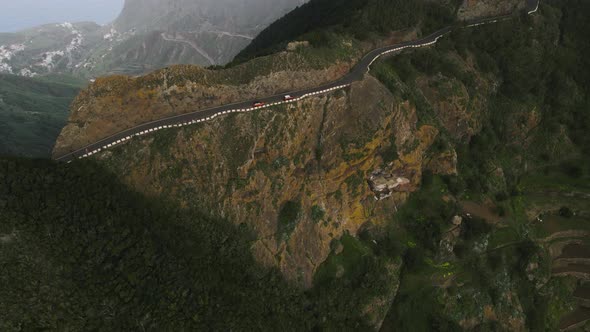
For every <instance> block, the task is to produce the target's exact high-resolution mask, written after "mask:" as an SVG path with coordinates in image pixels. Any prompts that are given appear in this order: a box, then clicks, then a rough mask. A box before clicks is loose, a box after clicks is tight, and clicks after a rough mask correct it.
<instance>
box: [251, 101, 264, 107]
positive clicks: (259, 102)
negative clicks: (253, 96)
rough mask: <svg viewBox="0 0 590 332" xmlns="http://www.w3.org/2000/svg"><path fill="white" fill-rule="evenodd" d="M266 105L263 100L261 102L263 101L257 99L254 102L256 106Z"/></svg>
mask: <svg viewBox="0 0 590 332" xmlns="http://www.w3.org/2000/svg"><path fill="white" fill-rule="evenodd" d="M264 105H266V104H265V103H263V102H261V101H257V102H255V103H254V105H253V106H254V107H260V106H264Z"/></svg>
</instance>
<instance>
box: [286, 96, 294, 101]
mask: <svg viewBox="0 0 590 332" xmlns="http://www.w3.org/2000/svg"><path fill="white" fill-rule="evenodd" d="M293 99H295V98H294V97H293V96H291V95H286V96H285V97H283V100H284V101H287V100H293Z"/></svg>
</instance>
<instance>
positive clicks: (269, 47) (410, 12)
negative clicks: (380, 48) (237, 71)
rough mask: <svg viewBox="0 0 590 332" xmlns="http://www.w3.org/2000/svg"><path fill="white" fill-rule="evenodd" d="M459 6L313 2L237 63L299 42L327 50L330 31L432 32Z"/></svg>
mask: <svg viewBox="0 0 590 332" xmlns="http://www.w3.org/2000/svg"><path fill="white" fill-rule="evenodd" d="M459 4H460V1H450V2H449V3H444V2H436V1H423V0H418V1H408V0H352V1H339V0H311V1H309V2H308V3H306V4H305V5H303V6H301V7H298V8H296V9H295V10H293V11H291V12H290V13H289V14H287V15H285V16H284V17H282V18H281V19H279V20H277V21H275V22H274V23H273V24H271V25H270V26H269V27H267V28H266V29H264V30H263V31H262V32H261V33H260V34H259V35H258V36H257V37H256V38H255V39H254V40H253V41H252V42H251V43H250V45H248V47H246V48H245V49H244V50H243V51H242V52H240V53H239V54H238V55H237V56H236V61H238V62H240V61H244V60H247V59H250V58H253V57H256V56H260V55H265V54H269V53H274V52H276V51H278V50H280V49H283V48H284V46H285V45H286V43H287V42H290V41H292V40H297V39H302V40H308V41H310V42H311V43H312V44H315V45H317V46H326V45H325V44H326V39H327V38H328V37H327V33H328V32H329V31H334V32H337V33H339V34H348V35H351V36H354V37H356V38H357V39H361V40H363V39H367V38H368V37H370V36H371V35H379V34H385V33H388V32H391V31H394V30H400V29H405V28H410V27H415V26H420V27H421V28H422V29H423V30H424V31H425V32H426V33H428V32H432V31H434V30H435V29H436V28H440V27H441V26H443V25H448V24H450V23H451V22H452V21H453V20H454V14H455V11H456V9H457V6H458V5H459Z"/></svg>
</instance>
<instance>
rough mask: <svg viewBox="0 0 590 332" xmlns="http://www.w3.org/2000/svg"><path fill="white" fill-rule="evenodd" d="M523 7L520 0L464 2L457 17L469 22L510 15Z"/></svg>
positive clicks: (466, 0)
mask: <svg viewBox="0 0 590 332" xmlns="http://www.w3.org/2000/svg"><path fill="white" fill-rule="evenodd" d="M524 7H525V2H524V1H522V0H464V1H463V5H462V6H461V8H459V13H458V17H459V19H461V20H469V19H474V18H480V17H488V16H497V15H504V14H510V13H512V12H514V11H515V10H518V9H522V8H524Z"/></svg>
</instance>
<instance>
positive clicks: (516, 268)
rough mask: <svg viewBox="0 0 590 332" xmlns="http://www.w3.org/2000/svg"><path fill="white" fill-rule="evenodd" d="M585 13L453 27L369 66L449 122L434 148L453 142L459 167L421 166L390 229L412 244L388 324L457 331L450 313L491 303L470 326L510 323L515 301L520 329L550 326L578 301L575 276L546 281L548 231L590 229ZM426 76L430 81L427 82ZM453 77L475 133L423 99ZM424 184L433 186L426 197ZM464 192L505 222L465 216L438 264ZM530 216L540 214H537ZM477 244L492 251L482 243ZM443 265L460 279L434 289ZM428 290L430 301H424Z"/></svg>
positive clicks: (549, 6)
mask: <svg viewBox="0 0 590 332" xmlns="http://www.w3.org/2000/svg"><path fill="white" fill-rule="evenodd" d="M588 15H590V4H589V3H588V2H587V1H583V0H582V1H580V0H570V1H547V2H546V3H544V4H542V6H541V9H540V12H539V13H538V14H537V15H533V16H527V17H520V18H515V19H513V20H510V21H506V22H502V23H500V24H496V25H489V26H484V27H478V28H475V29H461V30H457V31H455V32H454V33H452V34H451V35H450V36H449V37H448V38H444V39H442V40H441V41H440V42H439V43H438V44H437V46H436V47H434V48H431V49H423V50H417V51H413V52H408V53H404V54H401V55H398V56H396V57H394V58H391V59H388V60H385V61H382V62H380V63H378V64H377V65H376V66H375V68H374V70H373V72H372V73H373V74H374V75H376V76H377V77H378V78H379V79H380V80H381V81H382V82H383V83H384V84H386V85H387V86H388V87H389V88H390V89H391V91H392V93H395V94H400V95H402V96H404V97H405V98H407V99H408V100H409V101H410V102H411V103H412V104H414V105H416V107H417V110H418V114H419V117H420V121H422V123H427V124H431V125H435V126H437V127H438V128H440V129H441V130H442V133H441V137H440V138H439V143H437V144H436V145H435V146H438V147H440V148H442V149H445V148H448V147H453V148H454V149H455V150H456V151H457V154H458V175H457V176H451V177H442V178H439V177H434V178H432V177H431V176H430V175H428V174H426V176H425V177H424V178H423V180H424V184H423V188H422V189H421V190H420V192H418V193H415V194H413V195H412V197H411V198H410V201H409V202H408V203H407V204H406V205H405V206H404V207H402V208H401V209H400V212H399V213H398V214H397V215H396V216H395V217H394V220H395V222H393V223H392V224H391V225H390V226H389V227H390V229H391V234H396V233H399V227H400V226H399V225H404V228H405V229H406V230H408V231H409V234H410V235H411V236H412V238H413V240H414V241H416V242H417V246H416V247H415V248H410V249H408V250H407V251H406V254H405V256H404V263H405V269H404V272H403V273H402V281H401V285H402V286H401V287H400V291H399V292H398V296H397V297H396V299H395V301H394V304H393V306H392V309H391V311H390V314H389V316H388V318H387V320H386V323H385V325H384V326H385V330H387V331H388V330H394V331H397V330H412V329H417V330H432V329H433V324H435V325H437V326H440V324H441V323H442V324H445V325H444V326H445V327H444V328H443V329H442V330H456V328H454V327H453V326H452V325H450V324H449V323H448V322H446V321H445V318H449V317H452V318H453V319H454V321H462V322H463V324H468V322H467V321H466V320H465V319H466V318H465V317H475V316H477V315H481V314H482V313H483V312H485V310H488V311H487V312H488V314H489V313H493V317H495V318H489V317H491V316H488V317H486V318H481V322H483V323H481V324H478V325H475V326H474V327H473V328H474V329H475V330H510V329H508V328H507V327H506V326H505V325H502V324H503V323H505V322H506V320H505V318H504V319H502V318H500V315H501V312H502V310H505V308H509V307H510V306H512V305H513V303H514V302H515V301H517V302H518V303H519V306H520V309H518V310H522V313H523V314H524V315H525V316H524V322H525V325H524V326H523V328H524V329H526V330H529V331H542V330H548V331H553V330H557V329H558V326H559V324H560V318H561V317H563V315H564V314H565V313H567V312H568V311H571V310H572V309H571V308H573V307H575V303H574V304H572V302H571V299H570V298H569V296H571V291H572V287H574V288H575V285H576V280H575V279H563V278H550V277H551V264H552V263H551V257H550V256H549V253H548V252H547V246H548V245H549V244H547V243H544V242H543V240H542V238H541V237H545V236H548V235H550V234H552V232H556V231H559V230H570V229H573V230H576V229H587V227H588V224H587V222H588V213H589V211H588V206H590V205H589V203H588V202H589V200H588V199H587V197H588V189H587V188H588V179H589V177H588V176H589V174H590V168H589V165H590V162H589V159H590V158H589V156H590V150H589V146H590V140H589V136H588V134H587V133H588V132H589V131H590V63H589V62H588V57H587V54H588V51H589V48H590V40H589V39H588V38H587V36H586V31H588V29H590V26H589V21H588V20H587V17H588ZM458 59H459V60H458ZM465 64H468V65H465ZM482 79H485V80H488V79H489V80H491V81H492V82H494V88H493V90H492V93H491V94H490V95H489V96H488V97H487V100H486V104H485V105H484V106H485V107H481V108H479V107H480V105H481V104H477V103H474V101H477V100H476V99H475V97H476V96H477V95H478V91H479V90H480V89H482V85H481V80H482ZM426 80H431V82H433V83H429V84H424V83H423V82H425V81H426ZM448 82H460V85H461V86H464V87H465V88H466V93H467V95H468V96H470V98H471V100H467V101H466V102H465V104H464V105H465V106H463V107H465V110H466V111H467V112H468V114H472V115H473V116H476V117H478V118H479V120H478V121H480V123H479V126H480V128H481V129H479V130H478V132H477V133H476V134H475V135H474V136H473V137H471V138H470V139H468V140H465V139H458V138H457V137H453V135H452V134H451V133H449V131H447V130H446V129H445V126H443V124H442V121H441V118H440V115H438V114H437V113H436V112H435V109H436V108H439V107H442V106H440V105H438V104H436V103H432V102H429V101H428V98H426V97H425V95H426V94H427V93H426V92H425V91H426V90H428V89H431V88H434V89H439V92H441V93H443V97H447V96H445V95H444V94H447V95H453V94H457V93H460V92H458V91H453V90H452V89H450V88H449V87H450V86H451V87H452V86H453V85H446V84H447V83H448ZM437 84H438V86H437ZM425 86H426V88H425ZM459 91H460V90H459ZM433 187H434V188H433ZM429 188H433V189H435V191H434V193H431V194H428V191H429V190H431V189H429ZM439 192H440V193H445V194H447V193H448V194H451V195H452V196H453V197H455V199H456V200H457V201H456V202H455V203H452V202H451V203H449V202H448V200H443V199H442V198H441V197H437V194H436V193H439ZM584 197H586V198H584ZM463 200H469V201H476V202H479V204H482V205H484V203H485V204H487V205H492V206H493V207H494V210H493V211H492V214H495V215H497V216H498V219H500V220H502V221H501V222H500V224H498V225H494V223H493V222H490V220H488V223H486V222H483V220H480V219H478V218H467V219H465V218H464V220H463V226H462V229H461V233H460V237H459V238H458V240H457V243H456V244H455V245H454V247H453V256H452V259H449V260H448V261H447V262H446V264H447V265H446V267H444V268H443V265H439V266H433V264H432V262H433V261H436V257H437V255H439V254H440V252H441V250H443V248H442V247H441V246H439V241H441V240H442V239H443V238H444V234H445V232H446V231H447V230H448V225H447V224H445V222H444V221H445V220H448V214H447V212H445V211H447V209H448V207H447V208H444V207H445V206H448V205H449V204H450V205H451V206H453V205H455V206H456V205H457V204H458V202H459V201H463ZM486 202H487V203H486ZM441 205H442V207H443V208H441V207H440V206H441ZM570 209H571V210H574V211H575V214H576V215H578V216H579V217H578V219H572V220H568V219H567V218H571V216H572V214H571V213H569V212H568V213H565V212H564V211H570ZM439 213H440V214H442V213H445V215H443V216H442V218H441V216H440V215H439ZM533 213H536V215H539V216H540V217H539V218H540V219H535V218H536V217H531V214H533ZM534 215H535V214H534ZM563 215H567V217H563ZM553 218H557V219H559V218H561V219H559V220H560V221H561V222H562V224H563V226H558V227H556V226H555V225H554V224H551V225H552V226H551V227H552V228H553V230H551V231H548V230H545V228H548V227H546V226H545V225H544V222H542V221H540V220H544V219H548V220H552V219H553ZM557 225H559V224H557ZM568 227H569V228H568ZM482 246H483V248H487V251H483V252H482V249H481V248H482ZM531 264H532V265H531ZM531 266H534V267H535V269H532V268H531ZM531 271H534V272H531ZM440 273H446V274H447V275H450V276H451V278H452V279H453V282H452V283H450V284H446V285H445V286H444V287H432V283H433V281H432V280H433V279H435V278H436V277H437V275H439V274H440ZM506 294H510V295H509V297H507V296H506ZM423 298H429V299H433V300H432V301H430V302H429V303H428V305H425V304H424V302H423V300H422V299H423ZM486 306H487V309H484V308H486ZM572 306H573V307H572ZM503 308H504V309H503ZM470 315H471V316H470ZM479 321H480V320H479V319H478V320H476V321H474V322H475V323H477V322H479ZM417 322H420V323H419V324H418V323H417Z"/></svg>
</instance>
